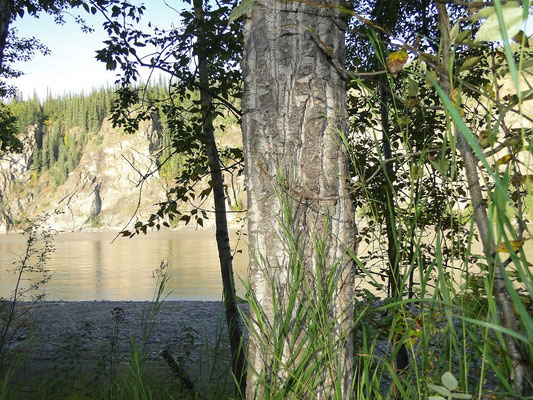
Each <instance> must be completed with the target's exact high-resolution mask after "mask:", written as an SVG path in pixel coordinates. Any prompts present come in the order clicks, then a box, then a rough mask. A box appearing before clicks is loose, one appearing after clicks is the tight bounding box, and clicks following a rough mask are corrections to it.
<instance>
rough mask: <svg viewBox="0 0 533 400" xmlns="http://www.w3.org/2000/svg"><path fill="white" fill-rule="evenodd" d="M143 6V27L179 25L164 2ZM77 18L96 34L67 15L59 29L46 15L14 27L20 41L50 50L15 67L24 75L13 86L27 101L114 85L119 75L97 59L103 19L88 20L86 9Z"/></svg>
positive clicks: (173, 0)
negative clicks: (34, 40)
mask: <svg viewBox="0 0 533 400" xmlns="http://www.w3.org/2000/svg"><path fill="white" fill-rule="evenodd" d="M136 3H138V4H140V3H139V2H136ZM144 3H145V5H147V6H146V8H147V9H146V11H145V17H143V20H145V21H146V22H145V23H143V25H147V22H148V21H149V20H150V21H152V22H153V23H154V24H156V25H157V26H158V27H159V28H168V27H170V26H171V25H172V23H173V22H177V21H178V14H177V13H176V12H175V11H174V10H172V9H171V8H169V7H168V6H167V5H166V4H165V0H150V1H149V2H147V1H145V2H144ZM166 3H167V4H168V5H170V6H172V7H174V8H176V6H179V5H180V3H181V2H180V1H179V0H178V1H177V0H166ZM78 14H79V15H82V17H83V18H85V20H86V22H87V23H88V24H89V25H91V26H93V27H94V28H95V32H93V33H84V32H82V30H81V27H80V25H78V24H76V23H75V22H74V18H73V17H72V16H70V15H65V21H66V23H65V24H64V25H57V24H56V23H55V22H54V19H53V17H51V16H49V15H46V14H42V15H41V16H40V17H39V18H32V17H24V18H22V19H18V20H16V21H15V23H14V24H13V26H14V27H16V28H17V29H18V34H19V36H20V37H36V38H38V39H39V40H40V41H41V42H42V43H44V44H45V45H46V46H47V47H48V48H49V49H50V50H51V54H50V55H48V56H42V55H40V54H38V55H35V56H34V58H33V59H32V60H31V61H29V62H25V63H20V64H17V65H16V68H17V69H20V70H22V71H24V75H23V76H22V77H20V78H17V79H15V80H11V81H10V83H11V84H14V85H15V86H17V88H18V89H19V91H20V92H21V93H22V96H23V97H24V98H28V97H32V96H33V93H34V92H35V93H37V96H38V97H39V98H40V99H44V98H46V95H47V93H48V92H50V93H51V94H53V95H62V94H64V93H68V92H72V93H80V92H81V91H84V92H89V91H90V90H91V89H93V88H99V87H102V86H107V85H112V84H113V83H114V82H115V80H116V72H115V71H107V70H106V68H105V64H104V63H102V62H100V61H97V60H96V59H95V55H96V50H99V49H102V48H103V47H104V45H103V41H104V40H106V38H107V37H106V33H105V32H104V31H103V29H102V22H103V18H102V17H100V16H99V15H98V14H96V15H90V16H89V15H88V14H87V13H85V11H84V10H83V9H80V10H73V15H78Z"/></svg>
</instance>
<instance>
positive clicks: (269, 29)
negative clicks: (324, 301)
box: [242, 0, 355, 398]
mask: <svg viewBox="0 0 533 400" xmlns="http://www.w3.org/2000/svg"><path fill="white" fill-rule="evenodd" d="M321 3H322V4H331V3H325V2H321ZM343 25H344V21H343V16H342V14H341V13H339V12H338V11H336V10H333V9H331V8H327V7H319V6H317V5H316V4H315V5H305V4H301V3H297V2H283V1H277V0H256V1H255V3H254V8H253V11H252V13H251V16H250V18H247V19H246V20H245V32H244V40H245V42H244V46H245V52H244V59H243V72H244V82H245V83H244V85H245V86H244V96H243V99H242V107H243V135H244V151H245V159H246V167H245V171H246V185H247V191H248V221H249V223H248V235H249V251H250V268H249V279H250V284H251V290H252V292H253V294H254V296H255V298H256V299H257V300H258V302H259V303H260V305H261V307H262V309H263V311H264V314H265V317H266V319H267V322H268V323H270V324H272V323H273V319H274V307H273V294H272V290H271V288H272V286H271V284H272V282H271V279H275V280H276V283H277V284H278V285H279V287H286V288H287V289H289V288H290V285H291V283H292V282H291V281H289V282H286V279H287V277H288V276H290V272H289V271H288V270H287V264H288V260H289V254H288V252H287V247H286V246H285V245H284V243H283V240H280V237H283V233H282V226H281V225H280V220H281V219H282V217H281V213H282V210H281V205H280V201H279V197H278V196H277V195H276V193H275V190H276V187H278V188H281V190H282V191H284V192H285V195H286V197H287V198H288V199H289V202H290V204H291V207H292V209H293V218H292V221H291V224H290V225H291V226H290V230H291V232H292V234H293V235H294V236H297V237H298V246H299V247H300V248H302V249H303V254H304V268H305V270H306V271H307V272H308V273H310V274H311V275H316V270H315V267H316V266H317V265H320V262H319V261H318V260H316V259H315V251H314V249H313V237H314V236H319V237H322V236H324V235H327V237H328V239H329V240H328V243H327V249H326V255H327V256H326V258H327V260H326V262H325V263H324V264H325V266H326V268H327V267H332V266H333V265H334V264H335V263H339V264H338V265H339V267H338V274H339V276H340V279H339V281H338V285H337V287H336V289H335V293H334V295H333V299H332V302H331V303H330V306H329V308H328V313H329V317H330V318H331V320H332V321H335V322H334V329H333V331H334V332H332V334H333V336H334V337H335V338H336V339H337V340H338V342H339V346H338V347H337V348H336V351H337V353H336V357H337V361H340V365H341V371H337V370H336V368H333V369H334V370H329V371H324V374H325V381H324V384H323V385H322V388H321V389H320V391H319V392H320V393H322V395H321V394H320V393H318V395H319V397H329V394H330V393H331V391H332V384H333V382H332V379H334V377H336V376H337V375H338V374H342V383H343V392H344V393H346V391H348V390H349V387H350V385H351V382H352V374H353V348H352V346H353V345H352V342H353V341H352V325H353V307H352V297H353V296H352V295H353V279H354V267H353V261H352V260H351V259H350V258H349V257H347V254H346V248H347V247H348V248H350V249H352V250H354V248H355V225H354V210H353V206H352V203H351V201H350V198H349V196H348V188H347V181H346V177H347V176H348V169H347V160H346V156H345V154H344V153H343V151H342V149H341V148H340V146H339V138H338V135H337V130H338V129H343V128H344V126H345V119H346V115H345V92H346V91H345V82H344V80H343V77H342V76H341V75H340V74H339V72H338V71H337V70H336V68H335V66H334V64H333V63H332V60H331V58H330V56H328V55H326V54H325V53H324V52H322V51H321V50H320V48H319V47H318V45H317V44H316V43H315V41H314V40H313V38H312V36H311V34H310V32H309V29H314V31H315V32H316V35H317V36H318V38H319V39H320V40H321V41H322V42H323V44H324V45H325V46H326V48H328V49H331V52H330V55H334V57H336V58H337V59H338V60H339V61H340V62H341V63H343V62H344V32H343V30H342V29H341V28H342V26H343ZM280 180H281V182H280ZM259 257H262V259H263V261H262V262H258V259H259ZM278 295H279V293H278ZM277 301H278V302H280V303H283V302H284V301H285V300H279V299H278V300H277ZM300 301H305V299H300ZM309 304H312V302H310V303H309ZM280 306H281V307H284V306H285V304H280ZM253 318H254V316H253V315H252V319H253ZM294 334H296V335H298V334H299V333H298V332H294ZM324 334H326V333H324ZM287 351H290V348H289V346H287ZM267 353H268V352H265V351H264V349H263V348H262V347H261V346H260V345H259V343H258V341H257V340H256V338H254V337H253V335H250V344H249V357H248V361H249V363H250V365H249V372H248V384H247V398H262V397H263V396H262V391H263V389H262V387H261V386H262V385H261V384H259V383H258V378H257V377H258V374H259V375H260V374H263V373H264V372H265V368H268V367H267V366H268V365H270V363H271V360H270V359H269V357H270V355H269V354H267ZM284 361H285V360H284ZM289 368H290V366H289Z"/></svg>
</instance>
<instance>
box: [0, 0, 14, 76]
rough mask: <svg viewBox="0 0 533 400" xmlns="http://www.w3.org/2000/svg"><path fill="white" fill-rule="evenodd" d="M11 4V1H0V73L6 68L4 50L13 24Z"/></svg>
mask: <svg viewBox="0 0 533 400" xmlns="http://www.w3.org/2000/svg"><path fill="white" fill-rule="evenodd" d="M11 3H12V1H9V0H0V71H2V68H3V66H4V62H3V61H4V50H5V48H6V40H7V34H8V32H9V24H10V22H11Z"/></svg>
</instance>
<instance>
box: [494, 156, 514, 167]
mask: <svg viewBox="0 0 533 400" xmlns="http://www.w3.org/2000/svg"><path fill="white" fill-rule="evenodd" d="M511 158H512V157H511V155H509V154H506V155H504V156H503V157H501V158H499V159H498V161H496V165H504V164H509V161H511Z"/></svg>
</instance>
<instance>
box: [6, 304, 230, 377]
mask: <svg viewBox="0 0 533 400" xmlns="http://www.w3.org/2000/svg"><path fill="white" fill-rule="evenodd" d="M153 311H154V309H153V304H152V303H150V302H133V301H79V302H65V301H43V302H40V303H37V304H35V305H33V306H32V307H30V304H29V303H21V304H20V305H19V306H18V308H17V314H18V318H17V328H16V330H15V331H14V332H13V339H14V341H13V344H12V349H13V354H14V356H15V357H19V358H20V359H22V364H21V366H20V368H19V372H18V373H17V378H20V379H23V380H24V381H26V380H28V379H30V378H35V377H37V376H46V375H47V374H50V373H52V372H53V374H54V375H55V376H57V374H65V373H69V374H72V373H75V374H79V375H80V376H81V375H86V374H91V375H94V377H95V378H100V379H101V378H102V377H104V379H105V377H106V376H109V374H110V371H111V370H112V369H115V370H119V369H120V368H121V366H123V367H125V366H127V365H128V364H129V362H130V360H131V357H132V347H131V343H132V340H133V342H134V343H135V346H136V347H137V349H140V348H141V346H142V342H143V337H144V335H145V334H146V332H147V330H149V329H150V327H151V332H150V335H149V337H148V340H147V342H146V350H145V353H144V354H145V360H146V362H147V363H148V364H149V366H150V369H151V370H157V371H161V373H162V374H165V375H168V376H171V375H172V373H171V371H170V369H169V367H168V365H167V364H166V363H165V361H164V360H163V358H162V357H161V355H160V353H161V351H162V350H165V349H169V350H170V351H171V353H172V354H173V355H174V356H176V357H178V358H181V360H182V361H183V364H184V365H185V368H186V371H187V373H189V374H190V375H191V377H192V378H193V379H194V380H195V381H197V382H202V381H203V380H204V376H203V375H204V374H205V373H206V372H207V371H212V370H214V369H213V365H212V363H213V362H217V363H218V365H217V366H216V371H217V372H218V373H222V374H228V373H229V371H230V369H229V359H230V350H229V345H228V340H227V328H226V324H225V314H224V306H223V303H222V302H215V301H164V302H162V303H161V307H160V309H159V310H158V311H157V312H156V313H155V314H154V313H153ZM151 316H152V317H151ZM170 379H175V378H170Z"/></svg>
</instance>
